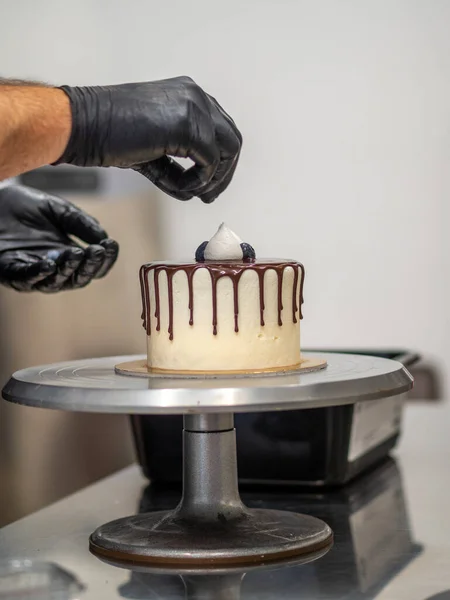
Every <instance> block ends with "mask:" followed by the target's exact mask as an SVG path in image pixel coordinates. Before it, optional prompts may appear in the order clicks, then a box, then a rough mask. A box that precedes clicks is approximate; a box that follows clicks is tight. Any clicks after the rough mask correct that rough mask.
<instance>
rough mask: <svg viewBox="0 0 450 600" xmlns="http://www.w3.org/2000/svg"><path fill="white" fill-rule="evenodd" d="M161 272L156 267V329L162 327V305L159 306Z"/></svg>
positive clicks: (154, 275) (154, 274)
mask: <svg viewBox="0 0 450 600" xmlns="http://www.w3.org/2000/svg"><path fill="white" fill-rule="evenodd" d="M159 272H160V269H155V272H154V273H153V277H154V285H155V317H156V331H159V330H160V329H161V319H160V307H159ZM147 281H148V278H147Z"/></svg>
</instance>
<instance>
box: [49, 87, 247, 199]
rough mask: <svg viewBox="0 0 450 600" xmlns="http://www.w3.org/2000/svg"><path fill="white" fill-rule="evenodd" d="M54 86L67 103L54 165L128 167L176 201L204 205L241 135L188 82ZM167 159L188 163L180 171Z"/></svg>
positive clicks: (235, 154)
mask: <svg viewBox="0 0 450 600" xmlns="http://www.w3.org/2000/svg"><path fill="white" fill-rule="evenodd" d="M61 89H63V90H64V91H65V93H66V94H67V95H68V96H69V99H70V103H71V108H72V133H71V136H70V140H69V143H68V145H67V148H66V150H65V152H64V154H63V155H62V157H61V158H60V159H59V161H57V164H59V163H70V164H73V165H78V166H83V167H86V166H90V167H123V168H125V167H126V168H132V169H134V170H135V171H139V173H142V174H143V175H145V176H146V177H147V178H148V179H150V180H151V181H152V182H153V183H154V184H155V185H157V186H158V187H159V188H160V189H161V190H163V191H164V192H166V193H167V194H170V195H171V196H174V197H175V198H178V199H179V200H190V199H191V198H192V197H193V196H198V197H199V198H201V199H202V200H203V202H206V203H210V202H213V200H215V198H217V196H218V195H219V194H221V193H222V192H223V191H224V190H225V188H226V187H227V186H228V184H229V183H230V181H231V179H232V177H233V175H234V171H235V169H236V166H237V162H238V159H239V154H240V150H241V145H242V136H241V134H240V132H239V130H238V128H237V127H236V125H235V123H234V121H233V119H232V118H231V117H230V116H229V115H228V114H227V113H226V112H225V111H224V110H223V108H222V107H221V106H219V104H218V103H217V101H216V100H215V99H214V98H212V97H211V96H209V95H208V94H206V93H205V92H204V91H203V90H202V89H201V88H200V87H199V86H198V85H196V84H195V83H194V81H192V79H190V78H189V77H176V78H174V79H166V80H163V81H154V82H150V83H127V84H123V85H113V86H106V87H68V86H63V87H62V88H61ZM171 156H175V157H183V158H186V157H188V158H190V159H191V160H192V161H194V163H195V164H194V165H193V166H192V167H190V168H189V169H186V170H185V169H183V168H182V167H181V166H180V165H179V164H178V163H177V162H176V161H174V160H172V159H171V158H170V157H171Z"/></svg>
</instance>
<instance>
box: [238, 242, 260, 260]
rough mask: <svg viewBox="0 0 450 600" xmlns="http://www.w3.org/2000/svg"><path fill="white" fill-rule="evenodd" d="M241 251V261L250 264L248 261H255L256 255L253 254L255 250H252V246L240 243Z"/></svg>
mask: <svg viewBox="0 0 450 600" xmlns="http://www.w3.org/2000/svg"><path fill="white" fill-rule="evenodd" d="M241 249H242V254H243V259H244V260H245V261H248V262H250V261H252V260H255V259H256V254H255V250H254V248H253V246H250V244H247V243H245V242H242V244H241Z"/></svg>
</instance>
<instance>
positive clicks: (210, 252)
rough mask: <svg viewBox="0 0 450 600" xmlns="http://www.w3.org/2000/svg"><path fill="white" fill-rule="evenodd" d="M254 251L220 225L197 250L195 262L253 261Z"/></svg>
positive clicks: (232, 232) (223, 225) (224, 226)
mask: <svg viewBox="0 0 450 600" xmlns="http://www.w3.org/2000/svg"><path fill="white" fill-rule="evenodd" d="M254 259H255V251H254V250H253V248H252V247H251V246H250V244H246V243H245V242H243V241H242V240H241V239H240V238H239V237H238V236H237V235H236V234H235V233H234V231H231V229H230V228H229V227H227V226H226V225H225V223H222V224H221V226H220V227H219V229H218V230H217V232H216V233H215V234H214V235H213V237H212V238H211V239H210V240H209V242H203V243H202V244H200V246H199V247H198V248H197V251H196V253H195V260H196V261H197V262H204V261H205V260H208V261H221V260H236V261H244V262H248V261H254Z"/></svg>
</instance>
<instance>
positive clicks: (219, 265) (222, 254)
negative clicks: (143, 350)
mask: <svg viewBox="0 0 450 600" xmlns="http://www.w3.org/2000/svg"><path fill="white" fill-rule="evenodd" d="M303 281H304V268H303V265H301V264H300V263H298V262H296V261H292V260H274V259H270V260H261V259H257V258H256V255H255V251H254V250H253V248H252V246H250V245H249V244H247V243H243V242H242V241H241V240H240V239H239V238H238V236H237V235H236V234H234V233H233V232H232V231H231V230H230V229H229V228H228V227H227V226H226V225H225V224H222V225H221V226H220V227H219V230H218V231H217V233H216V234H215V235H214V236H213V237H212V238H211V240H210V241H209V242H203V244H201V245H200V246H199V247H198V249H197V252H196V254H195V260H192V261H186V262H153V263H148V264H146V265H143V266H142V267H141V269H140V284H141V292H142V305H143V311H142V318H143V324H144V328H145V330H146V333H147V367H148V369H149V370H150V371H153V372H177V373H188V374H189V373H211V372H214V373H221V372H245V373H251V372H264V371H276V370H289V369H295V368H297V367H298V366H299V365H300V319H301V318H302V313H301V305H302V302H303Z"/></svg>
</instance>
